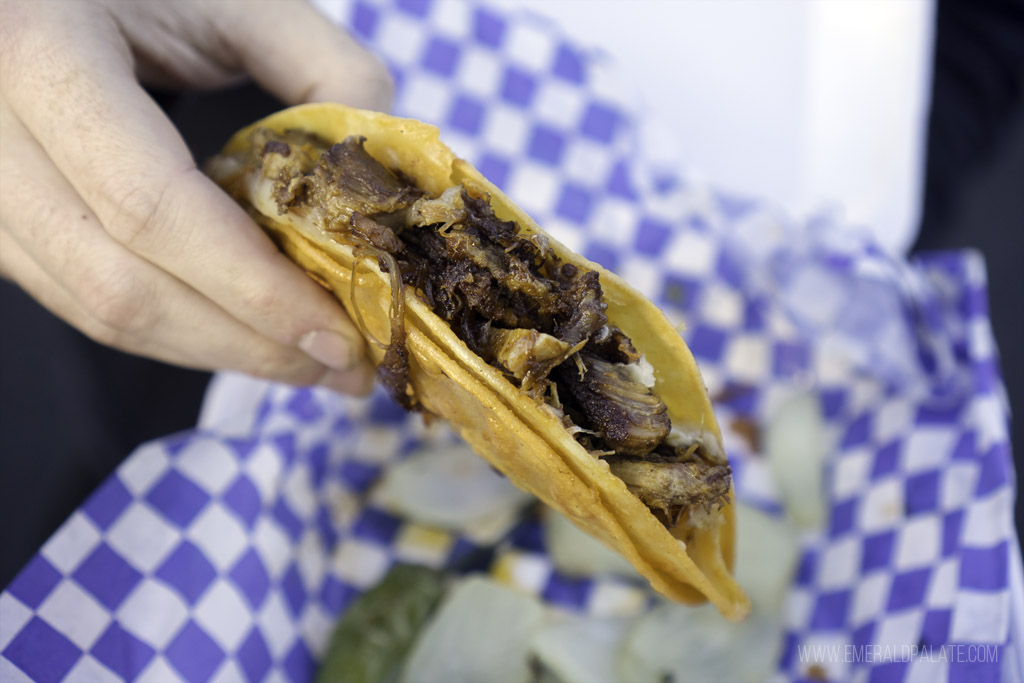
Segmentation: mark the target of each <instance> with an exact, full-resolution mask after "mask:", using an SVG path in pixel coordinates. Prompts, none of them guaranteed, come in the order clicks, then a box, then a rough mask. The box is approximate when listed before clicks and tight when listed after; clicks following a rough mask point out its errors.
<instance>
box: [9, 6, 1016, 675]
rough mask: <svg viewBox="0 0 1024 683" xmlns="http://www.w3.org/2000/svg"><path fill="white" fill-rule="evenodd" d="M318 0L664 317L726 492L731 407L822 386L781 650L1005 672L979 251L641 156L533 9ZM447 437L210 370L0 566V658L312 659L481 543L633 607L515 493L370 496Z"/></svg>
mask: <svg viewBox="0 0 1024 683" xmlns="http://www.w3.org/2000/svg"><path fill="white" fill-rule="evenodd" d="M320 5H321V7H322V9H323V10H324V11H325V13H326V14H328V16H330V17H332V18H333V19H335V20H336V21H338V22H339V23H341V24H343V25H345V26H348V27H349V28H350V29H351V30H352V31H353V33H355V34H356V35H357V36H358V37H359V38H360V39H361V40H362V41H364V42H365V43H366V44H367V45H368V46H369V47H370V48H371V49H372V50H373V51H375V52H376V53H378V54H380V55H381V56H382V57H383V58H384V59H385V60H386V62H387V63H388V65H389V66H390V68H391V69H392V72H393V73H394V74H395V78H396V83H397V86H398V90H397V101H396V113H397V114H399V115H405V116H412V117H415V118H419V119H423V120H426V121H428V122H431V123H435V124H437V125H438V126H440V127H441V129H442V131H443V137H444V139H445V140H446V141H447V142H448V143H449V144H450V145H451V146H452V147H453V148H454V149H455V150H456V152H457V153H459V154H460V155H462V156H465V157H466V158H468V159H470V160H471V161H472V162H473V163H475V164H476V165H477V167H478V168H480V170H481V171H482V172H483V173H484V174H485V175H487V176H488V177H490V178H491V179H492V180H493V181H494V182H495V183H496V184H497V185H499V186H500V187H502V188H503V189H504V190H505V191H506V192H508V193H509V194H510V195H511V196H512V197H513V198H514V199H515V200H516V201H517V202H519V203H520V204H521V205H522V206H523V207H524V208H525V209H526V210H527V211H528V212H529V213H531V214H532V215H533V216H534V217H535V218H536V219H537V221H538V222H539V223H540V224H541V225H544V226H545V227H546V228H547V229H548V230H549V231H551V232H552V233H553V234H554V235H555V236H556V237H557V238H558V239H559V240H560V241H562V242H563V243H565V244H567V245H568V246H569V247H571V248H573V249H575V250H577V251H579V252H581V253H583V254H584V255H585V256H587V257H588V258H590V259H592V260H595V261H598V262H600V263H602V264H603V265H605V266H607V267H609V268H611V269H613V270H615V271H617V272H618V273H620V274H621V275H623V276H624V277H625V278H626V279H627V280H629V281H630V282H632V283H633V284H634V285H636V286H637V287H638V288H640V289H641V290H642V291H644V292H645V293H646V294H647V295H649V296H650V297H652V298H653V299H654V300H656V301H657V302H658V303H659V305H661V306H662V307H663V308H664V309H665V311H666V312H667V314H668V315H669V316H670V317H671V318H673V319H676V320H678V321H680V323H681V322H682V321H683V320H684V319H685V321H686V327H685V329H683V334H684V336H685V338H686V340H687V342H688V344H689V345H690V347H691V349H692V350H693V352H694V355H695V356H696V358H697V360H698V363H699V364H700V366H701V368H702V371H703V373H704V378H705V381H706V383H707V385H708V388H709V391H710V392H711V394H712V396H713V398H714V400H715V403H716V411H717V413H718V416H719V418H720V422H721V423H722V424H723V427H724V429H725V432H726V440H727V448H728V450H729V452H730V457H731V460H732V463H733V468H734V474H735V482H736V491H737V496H738V498H739V499H740V500H741V501H744V502H746V503H749V504H752V505H756V506H758V507H761V508H763V509H766V510H769V511H776V512H778V511H779V510H781V505H780V501H779V500H778V496H777V492H776V490H775V488H774V485H773V483H772V479H771V476H770V474H769V473H768V467H767V465H766V463H765V462H764V460H763V458H762V457H761V456H762V453H761V445H760V444H759V443H758V440H757V439H756V438H751V437H750V430H749V429H748V428H745V425H746V426H749V425H750V424H754V425H760V426H763V425H764V424H766V423H767V421H768V420H769V419H770V417H771V416H772V415H773V414H774V412H775V411H776V410H777V409H778V407H779V406H780V405H782V404H784V403H785V402H786V401H787V400H789V399H790V398H792V397H793V396H795V395H799V394H805V393H808V392H810V393H812V394H813V395H814V396H816V397H817V399H818V400H819V401H820V403H821V406H822V409H823V414H824V419H825V426H826V433H827V435H828V440H829V445H830V448H829V455H828V458H827V462H826V469H825V482H824V487H825V492H826V495H827V500H828V508H829V514H828V519H827V521H826V524H825V528H824V529H822V530H820V532H818V533H812V534H808V535H806V536H805V537H804V539H803V544H802V549H801V557H800V561H799V566H798V570H797V572H796V575H795V577H794V580H793V584H792V586H791V588H790V591H789V594H788V596H787V599H786V602H785V613H784V618H785V633H784V639H785V640H784V643H783V647H782V657H781V659H780V661H779V663H778V669H777V678H778V679H779V680H789V679H796V678H802V677H808V676H816V675H822V674H824V675H827V677H828V679H829V680H854V681H867V680H871V681H873V680H950V681H980V680H999V679H1000V678H1001V675H1002V673H1003V668H1002V666H1003V664H1004V663H1005V661H1006V659H1007V658H1008V656H1009V654H1010V653H1009V650H1008V649H1007V644H1008V642H1009V639H1010V623H1011V620H1012V619H1013V618H1017V617H1019V615H1015V614H1014V608H1013V603H1012V601H1011V596H1010V584H1011V581H1017V580H1019V576H1018V575H1019V573H1020V569H1019V562H1016V563H1014V564H1011V559H1014V554H1015V553H1017V552H1018V549H1017V545H1016V543H1017V542H1016V535H1015V529H1014V528H1013V521H1012V520H1013V515H1012V511H1013V501H1014V494H1015V492H1014V488H1013V481H1014V479H1013V472H1012V460H1011V454H1010V448H1009V441H1008V436H1007V419H1008V408H1007V405H1006V401H1005V395H1004V391H1003V388H1002V384H1001V380H1000V375H999V366H998V357H997V352H996V349H995V345H994V343H993V340H992V334H991V330H990V327H989V321H988V318H987V310H986V306H985V300H986V289H985V288H986V282H985V268H984V263H983V262H982V260H981V258H980V256H979V255H977V254H975V253H972V252H952V253H944V254H934V255H929V256H925V257H921V258H919V259H917V260H916V261H914V262H912V263H906V262H902V261H898V260H895V259H892V258H891V257H887V256H885V255H884V254H882V253H881V252H879V251H878V249H877V248H875V247H874V246H873V244H872V243H871V242H870V240H868V239H866V238H859V237H856V236H851V234H852V233H850V232H849V231H845V230H838V229H837V227H836V226H835V225H834V224H831V223H830V221H829V220H828V219H827V217H824V218H822V219H820V220H815V221H811V222H809V223H802V224H794V223H792V222H790V221H788V219H787V218H786V217H785V216H784V215H782V214H781V213H780V212H778V211H776V210H775V209H773V208H771V207H767V206H764V205H761V204H759V203H757V202H752V201H749V200H746V199H743V198H738V197H734V196H731V195H726V194H723V193H721V192H718V191H716V190H715V189H714V188H712V187H709V186H707V185H704V184H699V183H696V182H693V181H692V180H690V179H688V178H686V177H684V176H683V175H681V174H679V173H672V172H666V171H665V170H664V168H663V167H661V166H657V165H655V164H653V163H648V162H647V161H645V158H644V156H643V155H642V154H641V153H638V151H637V150H638V145H639V143H638V140H639V134H638V131H639V130H640V129H641V128H642V126H643V125H644V122H643V120H642V116H641V115H640V114H638V113H637V112H634V111H632V110H631V109H630V107H629V105H628V104H627V102H628V98H627V97H626V96H625V95H624V94H623V93H624V92H626V90H624V89H623V88H621V87H620V86H619V85H618V84H617V83H616V81H615V80H614V71H613V69H612V68H611V67H610V66H609V65H608V64H607V63H606V62H603V61H600V60H596V59H594V58H593V56H592V55H590V54H588V53H587V52H586V51H584V50H581V49H579V48H578V47H577V46H575V45H573V44H571V43H569V42H567V41H566V40H565V39H564V38H563V37H562V36H561V34H560V32H559V31H558V30H557V28H555V27H552V26H550V25H547V24H544V23H542V22H538V21H535V20H533V19H531V18H529V17H526V16H520V15H510V14H508V13H505V12H503V11H499V10H496V9H494V8H491V7H489V6H487V5H481V4H473V3H469V2H434V3H429V2H411V1H397V2H391V3H369V2H359V1H356V2H337V3H335V2H323V3H320ZM455 443H456V441H455V437H454V436H453V435H452V434H451V433H450V432H449V431H448V430H447V429H445V428H443V427H439V426H437V425H433V426H426V425H425V424H424V423H423V421H422V419H421V418H419V417H418V416H410V415H407V414H405V413H404V412H402V411H401V409H399V408H398V407H397V406H395V405H394V404H393V403H391V402H390V401H389V399H387V398H386V397H385V396H384V395H383V394H382V393H378V394H375V395H374V397H373V398H372V399H370V400H367V401H358V400H353V399H347V398H343V397H338V396H335V395H332V394H330V393H329V392H326V391H324V390H319V389H294V388H289V387H284V386H277V385H272V384H268V383H264V382H259V381H256V380H252V379H248V378H243V377H238V376H232V375H221V376H218V377H217V379H216V380H215V383H214V385H213V386H212V387H211V390H210V392H209V394H208V396H207V399H206V404H205V407H204V415H203V418H202V419H201V421H200V424H199V425H198V427H197V428H196V429H195V430H193V431H191V432H188V433H184V434H179V435H175V436H171V437H168V438H166V439H162V440H159V441H156V442H153V443H149V444H146V445H144V446H142V447H140V448H139V449H138V450H136V451H135V452H134V453H132V454H131V456H130V457H129V458H128V459H127V460H126V461H125V462H124V463H123V464H122V465H121V466H120V467H119V468H118V470H117V471H116V472H115V473H114V474H113V475H112V476H111V477H110V478H109V479H107V480H106V481H105V482H104V484H103V485H102V486H101V487H100V488H99V489H98V490H97V491H96V492H95V493H94V494H93V495H92V496H91V497H90V498H89V499H88V501H87V502H86V503H85V504H84V505H83V506H82V507H81V508H80V509H79V510H78V511H76V512H75V513H74V514H73V515H72V516H71V517H70V518H69V519H68V520H67V521H66V522H65V524H64V525H63V526H62V527H61V528H60V530H59V531H58V532H57V533H56V534H55V535H54V536H53V537H52V538H51V539H50V540H49V541H48V542H47V543H46V544H45V545H44V546H43V548H42V549H41V550H40V552H39V553H38V554H37V555H36V556H35V557H34V558H33V559H32V561H31V562H30V563H29V564H28V565H27V566H26V567H25V569H24V570H23V571H22V572H21V573H20V574H19V575H18V577H17V578H16V579H15V580H14V581H13V583H12V584H11V585H10V586H8V587H7V589H6V590H5V591H4V592H3V593H2V594H0V680H4V681H24V680H33V681H59V680H66V681H86V680H88V681H116V680H135V679H138V680H148V681H161V682H162V681H189V682H205V681H236V680H247V681H282V680H285V681H299V682H304V681H309V680H311V678H312V676H313V674H314V672H315V669H316V662H317V661H318V659H319V658H320V657H321V656H322V654H323V652H324V648H325V647H326V644H327V642H328V638H329V635H330V632H331V629H332V626H333V623H334V621H335V619H336V618H337V616H338V615H339V614H340V613H342V612H343V611H344V610H345V608H346V606H347V605H349V604H350V603H351V601H352V600H353V599H354V598H355V597H356V596H358V595H359V594H360V593H361V591H363V590H364V589H366V588H367V587H368V586H371V585H373V584H375V583H376V582H377V581H378V580H380V578H381V577H382V576H383V575H384V573H386V571H387V569H388V568H389V567H390V566H391V564H392V563H394V562H396V561H411V562H418V563H422V564H428V565H431V566H435V567H448V568H452V569H457V570H458V571H467V570H471V569H482V570H490V571H492V572H493V573H494V574H495V575H497V576H500V577H504V579H505V580H508V581H512V582H514V583H516V584H517V585H519V586H520V587H521V588H524V589H526V590H529V591H532V592H534V593H536V594H537V595H540V596H541V597H543V598H544V599H545V600H546V601H547V602H548V603H550V604H554V605H558V606H560V607H563V608H566V609H569V610H572V611H576V612H579V613H582V614H591V615H600V616H609V615H618V616H621V615H629V614H636V613H638V612H639V611H642V610H643V609H644V608H645V606H646V605H647V604H648V600H649V598H650V594H649V593H648V592H647V590H646V588H645V587H644V586H642V585H639V584H637V583H634V582H632V581H630V580H626V579H615V578H600V579H598V578H591V577H573V576H565V575H561V574H560V573H559V572H557V571H556V570H555V569H554V567H553V566H552V563H551V561H550V559H549V558H548V555H547V553H546V551H545V547H544V539H543V534H542V533H541V526H540V523H539V522H538V520H537V519H536V518H535V517H534V516H533V515H532V513H527V516H526V517H525V518H524V519H523V520H522V521H521V522H519V523H518V524H516V525H515V526H514V527H512V528H510V529H508V530H507V533H506V539H505V541H504V542H503V543H502V544H501V545H500V546H499V547H498V548H496V549H495V548H488V547H486V545H485V544H481V543H480V542H479V539H478V538H476V537H474V536H473V534H472V533H471V532H465V533H456V532H446V531H442V530H439V529H435V528H431V527H428V526H425V525H422V524H420V523H418V522H417V521H415V520H412V519H407V518H403V517H402V516H400V515H397V514H395V513H394V512H393V511H391V510H388V509H384V508H382V507H380V506H377V505H375V504H374V503H373V502H372V501H371V497H370V495H369V493H370V491H371V489H372V487H373V485H374V483H375V482H376V481H377V480H378V479H379V477H380V475H381V472H382V471H383V470H384V468H386V467H387V466H388V465H389V464H390V463H394V462H396V461H397V460H398V459H401V458H403V457H404V456H405V455H406V454H408V453H410V452H411V451H413V450H415V449H418V448H423V447H424V446H425V445H427V446H431V447H438V448H444V447H446V445H453V444H455ZM969 647H973V648H975V649H974V650H970V652H972V653H974V654H975V655H977V654H978V653H992V654H993V655H994V656H987V657H980V656H972V657H968V656H966V654H965V655H964V656H956V653H967V652H968V651H969V650H968V649H967V648H969ZM908 648H916V649H915V650H913V651H914V652H918V653H922V652H929V653H931V656H914V657H907V656H903V655H901V653H905V652H907V651H908ZM985 648H990V649H985ZM943 652H944V653H947V656H945V657H942V656H938V655H937V653H943ZM837 653H840V654H839V655H838V656H837ZM887 653H888V654H887Z"/></svg>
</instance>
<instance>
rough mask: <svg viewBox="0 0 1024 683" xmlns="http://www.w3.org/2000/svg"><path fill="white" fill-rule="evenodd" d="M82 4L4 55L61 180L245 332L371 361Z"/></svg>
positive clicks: (349, 362)
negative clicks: (203, 169) (199, 156)
mask: <svg viewBox="0 0 1024 683" xmlns="http://www.w3.org/2000/svg"><path fill="white" fill-rule="evenodd" d="M82 7H85V5H81V4H74V3H73V4H69V5H67V6H66V8H67V9H66V11H65V12H62V13H48V14H39V13H36V14H31V15H30V16H28V18H27V19H26V21H25V22H23V24H25V25H27V26H23V28H26V29H27V30H25V31H24V32H23V33H21V34H19V35H18V36H14V37H13V38H11V37H10V36H8V45H10V44H11V43H10V41H11V40H13V41H14V44H15V46H16V49H14V50H11V49H9V48H5V51H4V55H3V60H2V65H0V66H2V68H3V73H2V74H0V75H2V76H3V77H4V78H5V92H4V94H5V96H6V99H7V101H8V103H9V104H10V105H11V107H12V108H13V109H14V110H15V112H16V113H17V115H18V118H19V119H20V120H21V121H22V122H23V123H24V125H25V126H26V128H28V129H29V131H30V132H31V135H32V136H33V137H34V138H35V139H36V140H37V141H38V142H39V143H40V145H41V146H42V147H43V148H44V149H45V153H46V155H47V156H48V157H49V159H50V160H52V162H53V163H54V165H55V166H56V167H57V169H58V171H59V175H63V176H64V177H65V178H67V180H68V181H69V182H70V184H71V186H72V189H73V190H74V192H75V193H76V194H77V196H78V197H81V199H83V200H84V201H85V204H86V206H87V207H88V208H89V209H90V210H91V211H92V213H93V214H95V216H96V218H97V219H98V222H99V224H101V225H102V226H103V228H104V230H105V231H106V232H107V233H108V234H109V235H110V236H111V237H113V238H114V240H116V241H117V242H118V243H120V244H121V245H123V246H124V247H125V248H126V249H127V250H128V251H130V252H133V253H134V254H137V255H139V256H141V257H142V258H143V259H144V260H146V261H148V262H149V263H150V264H152V265H154V266H156V269H157V270H159V271H166V273H168V274H170V275H171V276H173V277H174V278H175V279H177V280H180V281H181V282H182V283H184V284H185V285H187V286H188V287H189V288H191V289H193V290H195V291H196V292H198V293H199V294H200V295H201V296H202V297H203V298H206V299H209V300H210V301H212V302H214V303H216V304H217V305H218V306H220V308H222V309H223V310H225V311H228V312H229V313H230V314H231V315H232V316H233V317H234V318H236V319H237V320H238V321H239V322H241V323H242V324H243V325H244V326H246V327H249V328H252V329H253V330H255V331H256V332H258V333H259V334H261V335H263V336H265V337H267V338H269V339H271V340H273V341H274V342H276V343H277V344H279V345H282V346H288V347H298V346H299V345H304V346H306V347H308V351H309V353H311V354H313V355H314V357H315V358H316V360H318V361H320V362H321V363H323V364H325V365H327V366H329V367H331V368H333V369H337V370H345V369H349V368H353V367H354V366H356V365H358V364H360V363H361V362H365V361H363V360H362V353H363V348H364V345H363V340H362V337H361V335H359V334H358V332H357V331H356V330H355V328H354V326H353V325H352V323H351V322H350V321H349V320H348V318H347V317H346V316H345V315H344V312H343V310H342V309H341V307H340V306H339V305H338V303H337V302H336V301H335V300H334V299H333V298H332V297H330V296H329V295H328V294H327V293H326V292H324V291H323V290H322V289H321V288H320V287H319V286H317V285H316V284H314V283H313V282H312V281H311V280H309V278H307V277H306V276H305V275H304V274H303V273H302V272H301V271H300V270H299V269H298V268H296V267H295V266H294V265H293V264H292V263H291V262H290V261H288V260H287V259H286V258H285V257H284V256H282V255H281V254H280V253H279V252H278V251H277V249H276V248H275V247H274V246H273V244H272V243H271V241H270V240H269V239H268V238H267V237H266V236H265V235H263V233H262V232H260V231H259V230H258V229H257V228H256V226H255V225H254V224H253V223H252V221H251V220H250V219H249V218H248V216H246V215H245V213H244V212H243V211H242V210H241V209H240V208H239V207H238V206H237V205H236V204H235V203H234V202H233V201H231V200H230V199H229V198H228V197H227V196H226V195H224V194H223V193H222V192H221V191H220V189H219V188H218V187H217V186H216V185H214V184H213V183H212V181H210V180H209V179H207V178H206V177H205V176H203V175H202V174H201V173H199V171H197V170H196V168H195V166H194V164H193V161H192V159H191V158H190V156H189V154H188V151H187V149H186V147H185V145H184V143H183V141H182V140H181V138H180V137H179V136H178V134H177V132H176V131H175V130H174V128H173V126H172V125H171V124H170V122H169V121H168V120H167V119H166V118H165V117H164V115H163V114H162V112H160V110H159V109H158V108H157V107H156V105H155V104H154V103H153V102H152V101H151V100H150V99H149V98H148V97H147V96H146V94H145V93H144V92H143V90H142V89H141V88H140V87H139V85H138V84H137V83H136V82H135V81H134V79H133V77H132V70H131V64H130V59H128V58H127V57H126V55H125V53H124V51H123V50H120V49H118V48H116V47H115V46H116V41H117V40H119V39H120V38H119V35H118V34H116V31H115V29H114V28H112V27H105V26H104V25H103V24H102V23H100V24H98V25H96V26H94V27H93V29H92V30H90V31H84V32H76V30H75V29H76V28H77V27H78V26H79V25H80V24H81V23H83V22H86V21H92V22H94V23H95V22H96V21H97V20H95V19H94V18H91V17H86V16H82V17H78V16H77V15H76V12H80V9H81V8H82ZM40 24H46V26H45V31H42V29H39V28H38V25H40ZM33 27H35V28H33ZM39 31H42V32H43V33H45V34H46V35H48V36H50V38H51V39H50V41H48V42H47V44H46V47H45V49H42V50H41V51H40V49H37V50H36V51H35V52H33V53H32V58H31V59H26V58H24V56H25V55H24V53H25V50H26V49H29V48H33V47H34V48H40V45H39V44H38V43H37V42H36V41H35V39H34V36H36V35H37V33H38V32H39ZM112 31H115V32H113V33H112ZM62 38H63V39H62ZM20 41H25V42H27V45H26V44H22V43H21V42H20ZM313 333H315V334H313ZM325 340H327V341H325Z"/></svg>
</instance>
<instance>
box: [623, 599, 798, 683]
mask: <svg viewBox="0 0 1024 683" xmlns="http://www.w3.org/2000/svg"><path fill="white" fill-rule="evenodd" d="M782 632H783V631H782V622H781V621H780V620H779V619H778V618H777V617H776V616H775V615H770V614H763V613H758V612H755V613H753V614H751V615H750V616H749V617H748V618H747V619H746V620H745V621H742V622H740V623H733V622H730V621H728V620H727V619H725V618H723V617H722V615H720V614H719V613H718V611H717V610H716V609H715V608H714V607H713V606H711V605H703V606H701V607H686V606H684V605H676V604H672V603H663V604H661V605H659V606H657V607H655V608H654V609H653V610H652V611H650V612H649V613H647V614H646V615H645V616H643V617H641V618H640V619H638V620H637V621H636V622H635V624H634V625H633V627H632V628H631V629H630V631H629V634H628V635H627V636H626V640H625V643H624V644H623V647H622V650H621V652H620V655H619V658H618V662H617V667H616V672H617V673H618V676H619V678H620V679H621V680H623V681H630V683H663V682H664V681H666V680H669V681H730V682H732V683H745V682H747V681H750V682H753V681H761V680H763V679H765V678H767V677H768V676H769V675H771V673H772V672H773V671H774V669H775V664H776V662H777V661H778V658H779V655H780V652H781V645H782Z"/></svg>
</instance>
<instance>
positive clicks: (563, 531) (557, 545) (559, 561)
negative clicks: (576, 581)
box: [543, 508, 639, 578]
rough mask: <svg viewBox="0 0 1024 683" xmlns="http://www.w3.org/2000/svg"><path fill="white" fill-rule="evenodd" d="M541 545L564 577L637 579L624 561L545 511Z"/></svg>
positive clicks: (565, 521)
mask: <svg viewBox="0 0 1024 683" xmlns="http://www.w3.org/2000/svg"><path fill="white" fill-rule="evenodd" d="M543 525H544V542H545V545H546V546H547V550H548V554H549V555H550V556H551V561H552V563H554V565H555V568H557V569H558V571H560V572H562V573H563V574H570V575H575V576H599V575H602V574H618V575H620V576H627V577H630V578H637V577H639V574H637V572H636V570H635V569H633V566H632V565H631V564H630V563H629V562H627V561H626V559H625V558H624V557H622V556H621V555H619V554H618V553H617V552H615V551H614V550H612V549H611V548H609V547H608V546H606V545H605V544H604V543H601V541H599V540H597V539H596V538H594V537H593V536H591V535H590V534H587V533H585V532H583V531H581V530H580V529H578V528H577V527H576V525H575V524H573V523H572V522H570V521H569V519H568V518H567V517H566V516H565V515H563V514H561V513H560V512H556V511H555V510H552V509H550V508H546V509H545V510H544V521H543Z"/></svg>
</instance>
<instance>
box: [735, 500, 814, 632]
mask: <svg viewBox="0 0 1024 683" xmlns="http://www.w3.org/2000/svg"><path fill="white" fill-rule="evenodd" d="M735 510H736V580H737V581H738V582H739V584H740V585H741V586H742V587H743V589H744V590H745V591H746V592H747V595H749V596H750V600H751V602H753V604H754V609H755V610H763V611H766V612H772V613H780V612H781V610H782V602H783V600H784V599H785V596H786V592H787V591H788V589H789V584H790V582H791V580H792V578H793V572H794V570H795V569H796V564H797V560H798V559H799V557H800V548H799V543H798V541H797V533H796V530H795V529H793V528H792V527H791V526H790V525H789V524H787V523H786V521H785V520H784V519H780V518H778V517H772V516H770V515H768V514H766V513H764V512H761V511H760V510H758V509H756V508H753V507H750V506H749V505H744V504H743V503H739V504H737V505H736V507H735Z"/></svg>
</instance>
